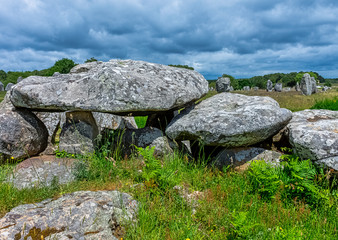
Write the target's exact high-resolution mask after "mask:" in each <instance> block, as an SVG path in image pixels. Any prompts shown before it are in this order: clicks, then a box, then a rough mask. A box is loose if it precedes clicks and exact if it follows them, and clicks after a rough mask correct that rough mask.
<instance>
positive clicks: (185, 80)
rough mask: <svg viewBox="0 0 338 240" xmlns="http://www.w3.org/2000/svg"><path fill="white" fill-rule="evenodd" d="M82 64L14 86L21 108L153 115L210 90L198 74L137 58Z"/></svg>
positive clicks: (13, 92) (192, 99)
mask: <svg viewBox="0 0 338 240" xmlns="http://www.w3.org/2000/svg"><path fill="white" fill-rule="evenodd" d="M84 65H85V66H84V67H82V68H81V66H76V69H75V70H73V71H71V72H72V73H70V74H60V75H57V76H52V77H41V76H30V77H28V78H26V79H25V80H24V81H22V82H20V83H18V84H16V85H15V87H13V89H12V92H11V101H12V103H13V104H14V105H15V106H16V107H25V108H30V109H36V110H44V111H48V110H54V111H66V110H72V111H93V112H109V113H116V114H119V115H128V114H129V113H134V115H149V114H150V113H156V112H164V111H169V110H175V109H178V108H180V107H182V106H184V105H185V104H188V103H190V102H194V101H196V100H197V99H199V98H201V97H202V96H204V95H205V94H206V93H207V92H208V81H207V80H205V78H204V77H203V76H202V75H201V74H200V73H198V72H196V71H193V70H189V69H184V68H177V67H170V66H165V65H161V64H155V63H148V62H143V61H133V60H116V59H115V60H110V61H109V62H99V63H96V64H90V65H88V64H87V65H86V64H84Z"/></svg>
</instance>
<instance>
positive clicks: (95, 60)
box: [85, 57, 97, 63]
mask: <svg viewBox="0 0 338 240" xmlns="http://www.w3.org/2000/svg"><path fill="white" fill-rule="evenodd" d="M89 62H97V59H95V58H93V57H91V58H89V59H87V60H86V61H85V63H89Z"/></svg>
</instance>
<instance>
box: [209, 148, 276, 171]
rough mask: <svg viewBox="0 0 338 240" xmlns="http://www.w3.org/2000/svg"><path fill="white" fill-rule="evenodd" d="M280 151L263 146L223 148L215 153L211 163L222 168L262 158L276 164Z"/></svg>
mask: <svg viewBox="0 0 338 240" xmlns="http://www.w3.org/2000/svg"><path fill="white" fill-rule="evenodd" d="M281 156H282V154H281V153H279V152H275V151H271V150H266V149H264V148H232V149H224V150H222V151H221V152H219V153H218V154H217V156H216V157H215V158H214V159H213V161H212V163H211V165H213V166H215V167H217V168H220V169H222V167H224V166H232V167H238V166H241V165H244V164H246V163H248V162H250V161H254V160H264V161H265V162H268V163H271V164H272V165H278V164H279V162H280V157H281Z"/></svg>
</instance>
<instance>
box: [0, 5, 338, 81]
mask: <svg viewBox="0 0 338 240" xmlns="http://www.w3.org/2000/svg"><path fill="white" fill-rule="evenodd" d="M0 4H1V6H2V7H1V8H0V54H1V58H0V69H5V70H25V69H27V70H29V69H41V68H43V67H49V66H51V65H52V64H53V63H54V62H55V61H56V60H57V59H58V58H62V57H68V58H71V59H73V60H74V61H77V62H80V63H81V62H83V61H84V60H86V59H87V58H90V57H93V56H94V57H96V58H98V59H100V60H108V59H110V58H132V59H142V60H146V61H152V62H158V63H163V64H168V63H172V64H190V65H193V66H194V67H195V68H196V69H197V70H198V71H200V72H202V73H203V74H205V75H208V76H211V75H218V74H222V73H224V72H227V73H230V74H233V75H235V76H252V75H255V74H260V73H265V72H267V71H284V72H286V71H289V70H294V71H300V70H307V69H305V68H310V67H311V68H312V69H310V70H314V71H316V70H317V69H320V70H321V71H323V72H325V71H326V70H327V72H326V74H327V75H333V74H336V75H338V72H335V71H336V70H334V69H333V67H332V66H334V65H337V64H338V60H337V57H336V56H337V54H338V49H337V41H336V39H337V37H338V28H337V25H338V20H337V14H336V13H337V12H338V2H335V1H331V0H330V1H329V0H317V1H310V0H308V1H303V0H298V1H297V0H293V1H291V0H287V1H284V0H283V1H282V0H280V1H279V0H277V1H271V0H255V1H254V0H240V1H238V0H237V1H235V0H233V1H212V0H209V1H196V0H195V1H193V0H185V1H182V0H176V1H175V0H174V1H159V0H143V1H141V0H124V1H117V0H115V1H112V0H110V1H109V0H98V1H90V0H87V1H86V0H74V1H65V0H62V1H51V0H46V1H42V0H17V1H6V0H0ZM328 59H329V60H330V61H328ZM295 68H297V69H295Z"/></svg>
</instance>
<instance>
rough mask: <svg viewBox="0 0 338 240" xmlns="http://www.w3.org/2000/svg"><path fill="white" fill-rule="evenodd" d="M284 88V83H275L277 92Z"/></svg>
mask: <svg viewBox="0 0 338 240" xmlns="http://www.w3.org/2000/svg"><path fill="white" fill-rule="evenodd" d="M282 89H283V84H282V83H276V84H275V91H276V92H281V91H282Z"/></svg>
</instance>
